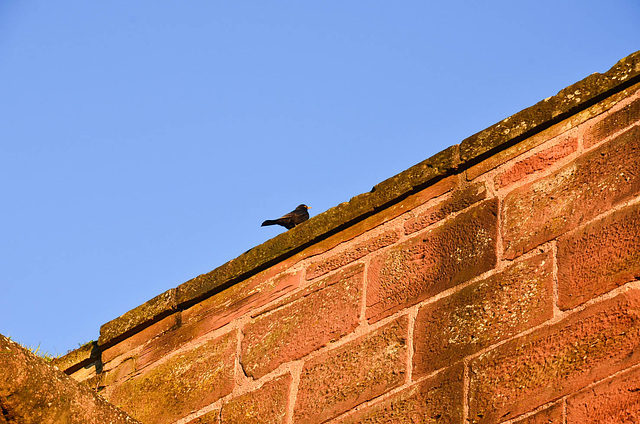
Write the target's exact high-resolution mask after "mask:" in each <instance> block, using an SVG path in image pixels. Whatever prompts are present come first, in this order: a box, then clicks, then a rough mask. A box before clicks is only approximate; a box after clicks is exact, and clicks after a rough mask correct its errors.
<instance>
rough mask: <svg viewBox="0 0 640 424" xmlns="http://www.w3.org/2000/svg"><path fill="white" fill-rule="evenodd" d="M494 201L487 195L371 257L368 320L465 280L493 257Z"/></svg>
mask: <svg viewBox="0 0 640 424" xmlns="http://www.w3.org/2000/svg"><path fill="white" fill-rule="evenodd" d="M496 232H497V201H496V200H488V201H485V202H484V203H481V204H479V205H478V206H475V207H474V208H472V209H470V210H468V211H466V212H464V213H462V214H460V215H458V216H457V217H456V218H454V219H452V220H449V221H446V222H445V223H443V224H442V225H440V226H438V227H436V228H434V229H433V230H431V231H428V232H426V233H424V234H421V235H419V236H416V237H414V238H412V239H409V240H407V241H405V242H402V243H400V244H397V245H395V246H393V247H391V248H389V249H387V250H386V251H385V252H383V253H381V254H380V255H378V256H377V257H375V258H373V259H372V260H371V264H370V266H369V272H368V277H367V278H368V280H367V281H368V287H367V312H366V314H367V319H368V320H369V321H371V322H374V321H378V320H380V319H381V318H384V317H386V316H389V315H391V314H393V313H394V312H396V311H398V310H400V309H402V308H404V307H407V306H411V305H414V304H416V303H418V302H420V301H422V300H424V299H426V298H427V297H429V296H433V295H435V294H437V293H440V292H442V291H443V290H446V289H448V288H451V287H453V286H455V285H457V284H460V283H462V282H464V281H467V280H468V279H470V278H473V277H475V276H476V275H478V274H481V273H483V272H485V271H488V270H490V269H491V268H493V267H494V265H495V263H496V247H495V246H496Z"/></svg>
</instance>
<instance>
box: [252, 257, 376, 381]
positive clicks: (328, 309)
mask: <svg viewBox="0 0 640 424" xmlns="http://www.w3.org/2000/svg"><path fill="white" fill-rule="evenodd" d="M363 271H364V266H363V265H356V266H352V267H351V268H349V269H346V270H344V271H343V272H339V273H337V274H334V275H332V276H330V277H327V278H326V279H325V280H326V281H323V282H322V284H321V286H322V287H323V288H321V289H319V290H317V291H313V292H310V293H309V294H307V295H306V296H304V297H302V298H300V299H297V300H295V301H293V302H291V303H288V304H286V305H285V306H283V307H282V308H280V309H278V310H276V311H274V312H272V313H269V314H268V315H262V316H259V317H257V318H255V319H254V320H252V321H251V322H250V323H249V324H247V325H246V326H245V328H244V330H243V333H244V335H245V336H244V339H243V340H242V357H241V362H242V365H243V367H244V370H245V372H246V373H247V375H249V376H251V377H253V378H260V377H262V376H263V375H265V374H267V373H268V372H270V371H272V370H274V369H275V368H277V367H278V366H279V365H280V364H283V363H285V362H288V361H293V360H296V359H299V358H301V357H303V356H305V355H307V354H309V353H311V352H313V351H314V350H316V349H318V348H320V347H322V346H324V345H326V344H327V343H329V342H331V341H335V340H337V339H339V338H340V337H342V336H344V335H346V334H348V333H350V332H352V331H353V330H354V329H355V328H356V327H357V326H358V322H359V321H358V314H359V312H360V299H361V297H362V294H361V293H362V282H363Z"/></svg>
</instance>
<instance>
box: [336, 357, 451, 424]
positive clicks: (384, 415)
mask: <svg viewBox="0 0 640 424" xmlns="http://www.w3.org/2000/svg"><path fill="white" fill-rule="evenodd" d="M462 383H463V370H462V366H461V365H457V366H455V367H452V368H450V369H447V370H444V371H442V372H440V373H438V374H437V375H436V376H435V377H431V378H428V379H426V380H423V381H421V382H420V383H418V384H414V385H413V386H410V387H409V388H407V389H405V390H402V391H401V392H399V393H397V394H395V395H393V396H391V397H390V398H388V399H386V400H384V401H382V402H380V403H377V404H374V405H372V406H370V407H368V408H364V409H362V410H360V411H358V412H357V413H355V414H352V415H349V416H347V417H345V418H343V419H342V420H339V421H337V422H336V424H356V423H367V424H388V423H438V424H458V423H461V422H462V396H463V392H462Z"/></svg>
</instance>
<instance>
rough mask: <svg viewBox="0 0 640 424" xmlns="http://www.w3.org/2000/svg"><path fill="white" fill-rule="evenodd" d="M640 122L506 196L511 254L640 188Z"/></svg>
mask: <svg viewBox="0 0 640 424" xmlns="http://www.w3.org/2000/svg"><path fill="white" fill-rule="evenodd" d="M638 157H640V127H633V128H632V129H630V130H629V131H627V132H625V133H623V134H621V135H619V136H618V137H616V138H615V139H613V140H611V141H610V142H608V143H606V144H604V145H602V146H599V147H598V148H596V149H594V150H592V151H590V152H587V153H586V154H584V155H583V156H581V157H579V158H578V159H576V160H575V161H574V162H572V163H570V164H568V165H566V166H564V167H562V168H560V169H559V170H558V171H556V172H554V173H552V174H550V175H548V176H546V177H544V178H541V179H539V180H537V181H534V182H531V183H529V184H525V185H524V186H522V187H519V188H517V189H515V190H514V191H512V192H511V193H509V194H508V195H507V196H506V198H505V199H504V204H503V209H502V211H503V214H502V217H503V220H502V230H503V231H502V233H503V240H504V248H505V257H506V258H508V259H512V258H514V257H516V256H518V255H520V254H522V253H524V252H527V251H529V250H531V249H532V248H534V247H536V246H538V245H539V244H541V243H545V242H547V241H549V240H551V239H553V238H555V237H557V236H559V235H562V234H563V233H565V232H567V231H569V230H571V229H573V228H575V227H577V226H578V225H580V224H582V223H584V222H586V221H588V220H590V219H592V218H594V217H595V216H597V215H598V214H600V213H602V212H605V211H607V210H609V209H611V208H612V207H613V206H614V205H616V204H618V203H620V202H623V201H625V200H628V199H630V198H631V197H633V196H635V195H637V194H638V193H639V192H640V161H639V160H638Z"/></svg>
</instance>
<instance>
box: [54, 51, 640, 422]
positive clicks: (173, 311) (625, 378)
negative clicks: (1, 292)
mask: <svg viewBox="0 0 640 424" xmlns="http://www.w3.org/2000/svg"><path fill="white" fill-rule="evenodd" d="M621 73H623V74H624V77H621V76H620V75H621ZM639 75H640V54H638V53H636V54H634V55H632V56H629V57H628V58H625V59H624V60H623V61H621V62H619V63H618V64H617V65H616V66H615V67H614V68H612V70H611V71H609V72H608V73H606V74H602V75H600V74H597V75H595V76H591V77H589V78H587V79H585V80H583V81H581V82H579V83H576V84H575V85H573V86H571V87H568V88H567V89H565V90H563V91H561V92H560V93H559V94H558V96H555V97H553V98H550V99H547V100H545V101H543V102H541V103H539V104H538V105H535V106H533V107H532V108H529V109H526V110H524V111H522V112H520V113H519V114H516V115H514V116H513V117H511V118H508V119H506V120H505V121H502V122H501V123H498V124H496V125H494V126H493V127H490V128H488V129H487V130H485V131H482V132H480V133H478V134H476V135H474V136H472V137H470V138H469V139H467V140H465V141H463V142H462V143H461V145H459V146H453V147H452V148H450V149H447V150H446V151H444V152H442V153H441V154H439V155H436V157H434V158H431V159H429V160H428V161H425V162H423V163H421V164H419V165H416V167H413V168H411V169H409V170H407V171H405V172H404V173H402V174H400V175H399V176H396V177H394V178H392V179H390V180H387V181H385V182H383V183H381V184H380V185H378V186H376V187H375V188H374V190H373V191H372V193H367V194H365V195H361V196H358V197H356V198H354V199H352V201H351V202H349V203H348V204H343V205H340V206H338V207H337V208H336V210H332V211H329V212H327V213H326V214H323V215H320V216H318V217H315V218H313V219H311V220H310V221H308V222H307V223H304V224H302V225H301V226H299V227H296V228H295V229H293V230H291V231H289V232H287V233H284V234H282V235H281V236H278V237H276V239H277V240H275V239H274V241H273V242H268V243H266V244H265V245H263V246H259V247H257V248H256V250H255V251H253V252H249V253H248V254H246V255H244V256H241V257H239V258H237V259H236V260H234V261H231V262H230V263H229V264H225V265H224V266H223V267H221V268H219V269H217V270H214V271H212V273H209V274H205V275H203V276H199V277H197V278H195V279H194V280H191V281H189V282H187V283H185V284H183V285H181V286H179V287H177V288H176V289H172V290H170V291H169V292H167V293H164V294H162V295H160V296H158V297H157V298H154V299H152V300H151V301H149V302H147V303H146V304H145V305H141V306H140V307H139V308H136V309H135V310H133V311H130V312H128V313H127V314H125V315H123V316H122V317H120V318H118V319H116V320H114V321H113V322H110V323H107V324H105V326H103V328H102V329H101V338H100V340H99V341H98V342H97V344H96V345H95V346H93V349H92V350H91V353H89V352H88V351H87V352H86V353H85V354H83V353H82V352H74V353H73V355H75V356H73V358H71V357H70V358H62V359H61V360H60V361H59V363H60V365H59V366H60V367H62V368H65V369H67V372H68V373H70V374H72V375H73V376H74V377H76V378H77V379H79V380H83V381H85V382H86V383H87V384H90V385H91V386H92V387H95V388H97V389H98V390H99V392H100V393H101V394H102V395H103V396H104V397H105V398H106V399H108V400H109V401H110V402H112V403H113V404H115V405H117V406H119V407H121V408H122V409H123V410H125V411H127V412H129V413H130V414H131V415H132V416H133V417H135V418H137V419H139V420H141V421H142V422H145V423H149V424H154V423H158V424H162V423H178V424H187V423H189V424H204V423H323V422H331V423H336V424H337V423H360V422H364V423H390V422H411V423H414V422H424V423H466V422H469V423H513V424H516V423H519V424H525V423H527V424H530V423H567V424H569V423H626V422H628V423H635V422H640V349H639V348H640V282H638V280H639V279H640V79H639V78H638V77H639ZM576 98H577V100H576ZM270 243H271V244H270ZM96 352H98V353H97V354H96ZM65 361H66V362H65Z"/></svg>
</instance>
